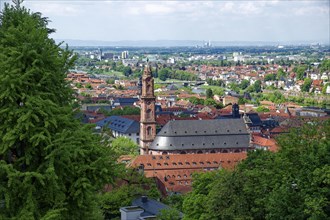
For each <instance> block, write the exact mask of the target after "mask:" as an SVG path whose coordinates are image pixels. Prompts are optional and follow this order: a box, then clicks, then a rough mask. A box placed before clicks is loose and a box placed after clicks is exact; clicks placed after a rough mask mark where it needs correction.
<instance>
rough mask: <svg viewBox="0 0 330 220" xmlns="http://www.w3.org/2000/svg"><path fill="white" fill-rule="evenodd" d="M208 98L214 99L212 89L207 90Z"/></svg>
mask: <svg viewBox="0 0 330 220" xmlns="http://www.w3.org/2000/svg"><path fill="white" fill-rule="evenodd" d="M206 98H207V99H209V98H213V92H212V89H210V88H208V89H207V90H206Z"/></svg>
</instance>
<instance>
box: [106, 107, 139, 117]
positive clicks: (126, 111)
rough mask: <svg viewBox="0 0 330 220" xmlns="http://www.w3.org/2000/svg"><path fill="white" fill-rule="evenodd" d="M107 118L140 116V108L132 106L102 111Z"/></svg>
mask: <svg viewBox="0 0 330 220" xmlns="http://www.w3.org/2000/svg"><path fill="white" fill-rule="evenodd" d="M100 111H101V112H102V113H103V114H105V115H106V116H118V115H140V108H137V107H132V106H124V107H123V108H122V109H121V108H115V109H113V110H111V111H105V110H102V109H101V110H100Z"/></svg>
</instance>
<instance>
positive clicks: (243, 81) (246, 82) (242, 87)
mask: <svg viewBox="0 0 330 220" xmlns="http://www.w3.org/2000/svg"><path fill="white" fill-rule="evenodd" d="M249 85H250V82H249V80H247V79H243V80H242V82H241V84H240V85H239V87H240V88H241V89H246V88H247V87H248V86H249Z"/></svg>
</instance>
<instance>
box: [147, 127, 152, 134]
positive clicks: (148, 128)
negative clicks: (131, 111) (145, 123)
mask: <svg viewBox="0 0 330 220" xmlns="http://www.w3.org/2000/svg"><path fill="white" fill-rule="evenodd" d="M151 132H152V128H151V127H150V126H149V127H147V135H151Z"/></svg>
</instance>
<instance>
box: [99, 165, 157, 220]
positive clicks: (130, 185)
mask: <svg viewBox="0 0 330 220" xmlns="http://www.w3.org/2000/svg"><path fill="white" fill-rule="evenodd" d="M145 195H147V196H148V197H150V198H153V199H159V198H160V192H159V191H158V189H157V187H156V183H155V181H154V179H152V178H146V177H145V176H144V175H143V174H142V173H139V172H137V171H136V170H134V169H126V168H125V167H124V166H121V169H120V170H119V175H118V178H117V181H116V183H114V184H113V185H112V189H111V191H109V192H106V193H104V194H101V195H99V197H100V206H101V209H102V211H103V214H104V217H105V219H117V218H120V211H119V209H120V207H123V206H131V205H132V201H133V200H134V199H135V198H136V197H138V196H145Z"/></svg>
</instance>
